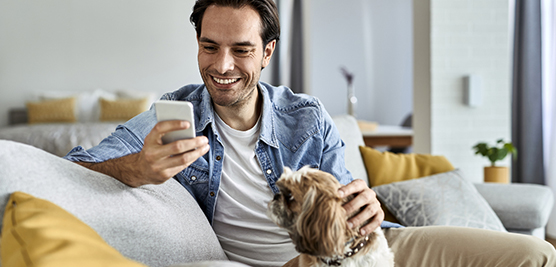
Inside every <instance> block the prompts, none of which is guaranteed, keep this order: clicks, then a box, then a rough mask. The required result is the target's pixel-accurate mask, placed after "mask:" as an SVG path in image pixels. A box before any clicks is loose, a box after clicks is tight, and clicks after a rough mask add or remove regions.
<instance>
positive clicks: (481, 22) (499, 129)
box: [414, 0, 511, 182]
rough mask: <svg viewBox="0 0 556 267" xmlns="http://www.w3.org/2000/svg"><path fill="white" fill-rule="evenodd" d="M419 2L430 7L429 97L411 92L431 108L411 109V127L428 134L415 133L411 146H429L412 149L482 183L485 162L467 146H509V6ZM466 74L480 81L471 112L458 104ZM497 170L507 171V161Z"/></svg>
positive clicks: (469, 0)
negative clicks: (478, 96) (477, 103)
mask: <svg viewBox="0 0 556 267" xmlns="http://www.w3.org/2000/svg"><path fill="white" fill-rule="evenodd" d="M423 1H425V2H428V3H424V4H429V5H430V10H429V11H430V14H429V15H430V28H429V29H430V32H429V33H430V39H429V40H428V41H429V47H430V59H429V60H430V62H428V63H429V64H430V72H429V73H428V74H429V75H430V76H429V77H428V78H429V83H430V86H429V87H428V90H429V92H426V90H427V88H426V86H420V87H419V88H418V87H417V86H416V88H415V90H416V91H415V93H416V94H417V93H419V91H421V92H422V93H423V94H424V95H427V93H428V96H427V97H430V99H429V100H430V105H429V107H424V106H421V107H416V108H415V112H416V115H415V116H416V121H415V123H416V124H418V123H419V121H418V120H419V119H420V120H421V121H422V122H423V124H424V125H427V124H430V127H429V132H428V133H426V131H425V134H419V133H416V140H415V141H416V142H419V141H420V140H423V143H427V142H429V143H430V145H429V146H428V147H427V146H426V145H425V146H421V147H420V146H419V145H417V146H416V152H428V153H432V154H439V155H444V156H446V157H447V158H448V159H449V160H450V161H451V162H452V163H453V164H454V166H455V167H456V168H460V169H462V170H463V171H464V173H465V174H466V176H467V178H468V179H469V180H471V181H473V182H481V181H482V180H483V174H482V169H483V166H486V165H488V164H489V162H488V160H486V159H484V158H482V157H480V156H477V155H474V153H473V150H472V146H473V145H475V144H476V143H477V142H479V141H487V142H492V143H494V141H495V140H497V139H499V138H504V139H506V140H509V139H510V135H511V120H510V115H511V110H510V107H511V49H510V43H511V42H510V41H511V40H510V39H511V34H510V27H509V26H510V12H509V11H510V6H509V5H510V4H509V1H508V0H423ZM419 2H420V0H416V1H415V2H414V3H415V4H419ZM421 26H423V25H421ZM416 38H417V37H416ZM425 42H426V41H425ZM416 52H417V51H416ZM419 64H420V63H419V62H416V63H415V67H418V66H419ZM425 65H426V64H425ZM425 73H426V72H425ZM469 74H474V75H478V76H479V77H480V78H481V80H482V105H480V106H478V107H474V108H473V107H469V106H467V105H465V103H464V101H463V99H464V89H463V88H464V82H463V78H464V77H465V76H466V75H469ZM416 101H417V100H416ZM414 105H416V104H415V103H414ZM417 105H418V104H417ZM426 109H428V110H426ZM426 113H429V114H426ZM427 119H428V120H429V121H428V122H427V121H426V120H427ZM416 131H418V129H416ZM429 138H430V139H429ZM427 150H428V151H427ZM501 164H502V165H509V160H508V159H506V160H505V162H502V163H501Z"/></svg>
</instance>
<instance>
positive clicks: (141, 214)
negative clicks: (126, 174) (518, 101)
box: [0, 116, 553, 266]
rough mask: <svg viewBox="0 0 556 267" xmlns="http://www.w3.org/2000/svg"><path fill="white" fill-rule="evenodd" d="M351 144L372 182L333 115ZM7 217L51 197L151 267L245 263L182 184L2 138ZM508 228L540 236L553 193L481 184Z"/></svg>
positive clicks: (0, 165)
mask: <svg viewBox="0 0 556 267" xmlns="http://www.w3.org/2000/svg"><path fill="white" fill-rule="evenodd" d="M334 120H335V123H336V124H337V126H338V128H339V130H340V132H341V135H342V137H343V139H344V140H345V142H346V144H347V150H346V163H347V166H348V169H350V170H351V171H352V172H353V174H354V176H355V177H363V178H364V177H366V171H365V167H364V164H363V161H362V159H361V156H360V153H359V149H358V146H359V145H362V144H363V139H362V136H361V133H360V131H359V128H358V127H357V123H356V121H355V119H354V118H353V117H349V116H340V117H335V118H334ZM0 181H1V182H0V214H2V215H3V214H4V207H5V205H6V202H7V200H8V198H9V195H10V194H11V193H13V192H15V191H23V192H26V193H28V194H31V195H33V196H35V197H38V198H42V199H46V200H49V201H51V202H53V203H55V204H57V205H58V206H60V207H62V208H63V209H65V210H67V211H68V212H70V213H72V214H73V215H75V216H76V217H77V218H79V219H80V220H82V221H83V222H84V223H86V224H87V225H89V226H90V227H92V228H93V229H94V230H95V231H96V232H97V233H98V234H99V235H100V236H101V237H102V238H103V239H104V240H105V241H106V242H107V243H108V244H109V245H111V246H113V247H114V248H116V249H117V250H118V251H119V252H121V253H122V254H123V255H124V256H126V257H128V258H130V259H133V260H136V261H138V262H141V263H143V264H145V265H148V266H177V265H179V264H182V265H183V266H186V265H185V264H187V263H189V264H187V266H211V265H212V266H226V265H229V266H240V264H236V263H231V262H226V261H227V258H226V255H225V253H224V252H223V250H222V248H221V247H220V245H219V243H218V240H217V238H216V236H215V234H214V232H213V231H212V229H211V227H210V225H209V223H208V221H207V219H206V218H205V216H204V215H203V213H202V211H201V210H200V209H199V207H198V206H197V204H196V202H195V200H194V199H193V198H192V197H191V195H190V194H189V193H188V191H187V190H185V189H184V188H183V187H182V186H181V185H180V184H179V183H178V182H177V181H175V180H174V179H170V180H169V181H167V182H166V183H164V184H162V185H147V186H142V187H139V188H129V187H127V186H125V185H123V184H121V183H120V182H119V181H117V180H115V179H113V178H111V177H109V176H106V175H103V174H100V173H97V172H93V171H90V170H88V169H86V168H83V167H81V166H79V165H77V164H74V163H71V162H68V161H66V160H64V159H61V158H59V157H57V156H54V155H52V154H49V153H47V152H44V151H42V150H39V149H37V148H34V147H31V146H28V145H23V144H20V143H16V142H12V141H6V140H0ZM476 186H477V189H478V190H479V191H480V192H481V194H483V196H484V197H485V199H487V201H488V202H489V204H490V205H491V206H492V208H493V209H494V210H495V212H496V214H497V215H498V216H499V218H500V219H501V220H502V222H503V224H504V226H505V227H506V228H507V229H508V230H509V231H512V232H521V233H527V234H534V235H538V236H541V235H543V234H544V227H545V225H546V222H547V220H548V214H549V213H550V210H551V208H552V203H553V196H552V193H551V191H550V190H548V189H547V188H546V187H543V186H534V185H483V184H480V185H479V184H478V185H476Z"/></svg>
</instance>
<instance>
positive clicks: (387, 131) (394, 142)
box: [358, 121, 413, 148]
mask: <svg viewBox="0 0 556 267" xmlns="http://www.w3.org/2000/svg"><path fill="white" fill-rule="evenodd" d="M358 124H359V128H360V129H361V133H362V134H363V140H364V141H365V145H366V146H369V147H377V146H388V147H390V148H403V147H408V146H411V144H412V142H413V130H412V129H411V128H407V127H402V126H397V125H377V124H374V126H373V123H369V122H366V121H359V122H358Z"/></svg>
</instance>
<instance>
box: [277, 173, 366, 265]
mask: <svg viewBox="0 0 556 267" xmlns="http://www.w3.org/2000/svg"><path fill="white" fill-rule="evenodd" d="M276 185H277V186H278V188H279V189H280V193H279V194H276V195H275V196H274V200H272V201H271V202H270V203H269V204H268V215H269V217H270V218H271V219H272V220H273V221H274V222H275V223H276V224H277V225H279V226H280V227H282V228H285V229H286V230H287V231H288V233H289V234H290V237H291V239H292V240H293V243H294V244H295V247H296V250H297V251H298V252H300V253H305V254H309V255H312V256H317V257H318V256H329V255H338V254H343V253H344V247H345V243H346V240H349V239H350V238H351V237H352V236H354V235H355V234H356V233H355V231H352V230H349V229H348V226H347V216H346V212H345V210H344V208H342V204H343V203H345V202H346V201H347V200H346V199H342V198H341V197H340V195H339V194H338V188H340V186H341V185H340V183H339V182H338V181H337V180H336V178H334V176H332V175H331V174H329V173H326V172H323V171H319V170H316V169H311V168H308V167H303V168H301V169H300V170H299V171H296V172H292V171H291V170H290V169H289V168H287V167H286V168H285V169H284V173H283V174H282V176H281V177H280V179H279V180H278V182H277V183H276Z"/></svg>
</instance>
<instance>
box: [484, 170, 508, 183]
mask: <svg viewBox="0 0 556 267" xmlns="http://www.w3.org/2000/svg"><path fill="white" fill-rule="evenodd" d="M484 175H485V177H484V178H485V183H502V184H507V183H509V182H510V171H509V168H508V167H498V166H489V167H485V170H484Z"/></svg>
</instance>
